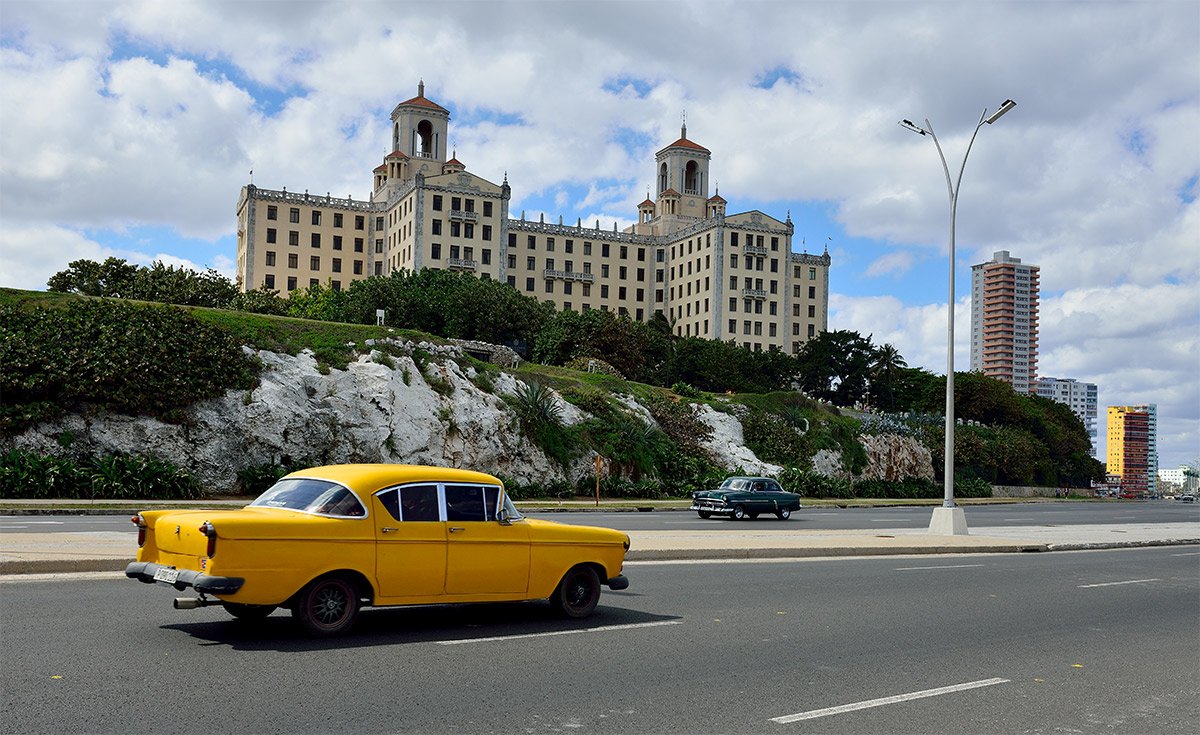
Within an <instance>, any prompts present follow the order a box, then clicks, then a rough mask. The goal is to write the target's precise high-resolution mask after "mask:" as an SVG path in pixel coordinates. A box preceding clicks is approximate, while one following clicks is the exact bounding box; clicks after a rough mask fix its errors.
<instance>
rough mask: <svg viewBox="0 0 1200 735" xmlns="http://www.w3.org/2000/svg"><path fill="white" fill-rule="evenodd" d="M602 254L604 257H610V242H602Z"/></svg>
mask: <svg viewBox="0 0 1200 735" xmlns="http://www.w3.org/2000/svg"><path fill="white" fill-rule="evenodd" d="M600 255H601V257H604V258H607V257H608V243H606V242H602V243H600Z"/></svg>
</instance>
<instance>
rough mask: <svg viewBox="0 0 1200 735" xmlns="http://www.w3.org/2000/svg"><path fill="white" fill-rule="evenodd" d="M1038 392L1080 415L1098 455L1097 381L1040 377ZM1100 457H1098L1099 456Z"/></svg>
mask: <svg viewBox="0 0 1200 735" xmlns="http://www.w3.org/2000/svg"><path fill="white" fill-rule="evenodd" d="M1037 394H1038V395H1039V396H1042V397H1043V398H1049V399H1050V400H1052V401H1057V402H1059V403H1061V404H1063V405H1065V406H1067V407H1068V408H1070V409H1071V412H1072V413H1074V414H1075V415H1076V416H1078V417H1079V420H1080V421H1082V422H1083V425H1084V426H1085V427H1086V428H1087V433H1088V438H1089V439H1091V442H1092V456H1093V457H1097V455H1096V451H1097V443H1096V440H1097V439H1098V438H1099V437H1098V436H1097V430H1096V418H1097V412H1098V411H1099V404H1098V402H1097V400H1096V399H1097V391H1096V384H1095V383H1080V382H1079V381H1077V380H1075V379H1074V378H1038V379H1037ZM1097 458H1098V457H1097Z"/></svg>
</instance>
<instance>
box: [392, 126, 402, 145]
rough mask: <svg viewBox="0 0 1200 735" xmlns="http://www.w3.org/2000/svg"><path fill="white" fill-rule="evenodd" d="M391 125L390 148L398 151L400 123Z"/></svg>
mask: <svg viewBox="0 0 1200 735" xmlns="http://www.w3.org/2000/svg"><path fill="white" fill-rule="evenodd" d="M392 127H393V129H392V150H394V151H398V150H400V123H396V124H395V125H394V126H392Z"/></svg>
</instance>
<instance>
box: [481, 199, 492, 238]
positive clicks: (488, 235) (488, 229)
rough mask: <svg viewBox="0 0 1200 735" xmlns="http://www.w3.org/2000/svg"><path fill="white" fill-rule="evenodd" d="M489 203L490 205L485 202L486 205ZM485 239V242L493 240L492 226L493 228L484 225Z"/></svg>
mask: <svg viewBox="0 0 1200 735" xmlns="http://www.w3.org/2000/svg"><path fill="white" fill-rule="evenodd" d="M487 203H488V202H484V204H487ZM483 239H484V240H491V239H492V226H491V225H484V226H483Z"/></svg>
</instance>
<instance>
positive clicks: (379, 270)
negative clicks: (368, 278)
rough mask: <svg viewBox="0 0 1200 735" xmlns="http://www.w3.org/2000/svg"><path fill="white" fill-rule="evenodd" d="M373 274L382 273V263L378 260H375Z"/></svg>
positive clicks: (378, 274) (380, 274) (379, 274)
mask: <svg viewBox="0 0 1200 735" xmlns="http://www.w3.org/2000/svg"><path fill="white" fill-rule="evenodd" d="M375 275H377V276H382V275H383V263H381V262H380V261H378V260H377V261H375Z"/></svg>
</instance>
